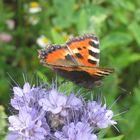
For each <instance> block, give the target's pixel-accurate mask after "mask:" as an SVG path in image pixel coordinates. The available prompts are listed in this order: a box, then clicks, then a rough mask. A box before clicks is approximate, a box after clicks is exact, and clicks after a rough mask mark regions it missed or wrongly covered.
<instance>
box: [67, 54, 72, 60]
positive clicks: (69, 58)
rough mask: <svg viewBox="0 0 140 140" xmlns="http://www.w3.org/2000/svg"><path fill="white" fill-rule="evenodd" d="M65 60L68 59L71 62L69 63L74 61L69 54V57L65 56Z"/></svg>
mask: <svg viewBox="0 0 140 140" xmlns="http://www.w3.org/2000/svg"><path fill="white" fill-rule="evenodd" d="M65 59H66V60H69V61H73V58H72V56H71V55H70V54H67V55H66V56H65Z"/></svg>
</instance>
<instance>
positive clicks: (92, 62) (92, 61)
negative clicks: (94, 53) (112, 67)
mask: <svg viewBox="0 0 140 140" xmlns="http://www.w3.org/2000/svg"><path fill="white" fill-rule="evenodd" d="M88 62H89V63H91V64H97V62H96V61H94V60H91V59H88Z"/></svg>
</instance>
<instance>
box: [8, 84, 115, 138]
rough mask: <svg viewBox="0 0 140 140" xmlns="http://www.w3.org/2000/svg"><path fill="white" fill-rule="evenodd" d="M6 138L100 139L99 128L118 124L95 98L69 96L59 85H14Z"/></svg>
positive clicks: (111, 114) (109, 111) (104, 106)
mask: <svg viewBox="0 0 140 140" xmlns="http://www.w3.org/2000/svg"><path fill="white" fill-rule="evenodd" d="M13 93H14V96H13V98H12V99H11V106H12V107H13V108H14V109H15V112H16V114H14V115H12V116H9V118H8V120H9V131H10V132H9V135H8V136H7V139H8V140H10V139H15V140H18V139H23V140H97V139H98V136H97V129H98V131H99V129H102V128H106V127H108V126H110V125H115V124H116V121H114V120H112V117H113V112H112V111H111V110H108V109H107V107H106V105H102V104H101V103H98V102H96V101H85V100H84V99H83V98H82V97H77V96H75V95H74V94H70V95H69V96H66V95H65V94H64V93H59V92H58V91H57V89H56V88H52V89H46V88H43V87H41V86H40V87H35V86H33V87H31V86H30V84H29V83H25V84H24V86H23V88H20V87H14V88H13Z"/></svg>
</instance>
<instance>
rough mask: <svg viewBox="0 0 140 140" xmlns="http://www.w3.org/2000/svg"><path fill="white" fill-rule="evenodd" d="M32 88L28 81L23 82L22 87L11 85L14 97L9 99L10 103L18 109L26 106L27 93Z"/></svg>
mask: <svg viewBox="0 0 140 140" xmlns="http://www.w3.org/2000/svg"><path fill="white" fill-rule="evenodd" d="M32 90H33V88H31V87H30V85H29V83H25V84H24V86H23V89H22V88H20V87H13V92H14V98H13V99H11V105H12V106H13V107H14V108H15V109H17V110H19V109H22V108H26V109H27V107H28V104H29V101H30V96H29V93H30V92H31V91H32Z"/></svg>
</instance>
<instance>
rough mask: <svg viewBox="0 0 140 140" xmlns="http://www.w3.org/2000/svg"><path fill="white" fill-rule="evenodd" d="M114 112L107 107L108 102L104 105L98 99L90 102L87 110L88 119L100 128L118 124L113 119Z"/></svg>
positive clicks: (86, 116)
mask: <svg viewBox="0 0 140 140" xmlns="http://www.w3.org/2000/svg"><path fill="white" fill-rule="evenodd" d="M112 117H113V112H112V111H111V110H108V109H107V108H106V104H104V105H103V106H102V104H101V103H97V102H96V101H92V102H88V104H87V108H86V111H85V118H86V120H87V121H88V122H89V123H90V124H91V125H92V126H93V127H98V128H106V127H108V126H109V125H115V124H117V123H116V121H114V120H112Z"/></svg>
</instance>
